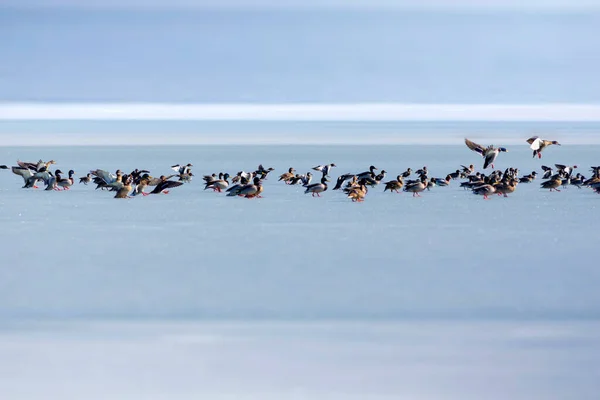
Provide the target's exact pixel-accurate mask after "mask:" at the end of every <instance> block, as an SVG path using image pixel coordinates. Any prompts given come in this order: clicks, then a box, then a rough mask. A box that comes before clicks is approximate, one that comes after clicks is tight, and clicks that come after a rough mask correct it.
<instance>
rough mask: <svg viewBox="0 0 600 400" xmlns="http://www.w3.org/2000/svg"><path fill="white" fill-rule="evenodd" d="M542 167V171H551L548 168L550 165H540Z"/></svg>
mask: <svg viewBox="0 0 600 400" xmlns="http://www.w3.org/2000/svg"><path fill="white" fill-rule="evenodd" d="M542 169H543V170H544V171H552V168H550V167H546V166H545V165H542Z"/></svg>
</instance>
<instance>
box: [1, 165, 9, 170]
mask: <svg viewBox="0 0 600 400" xmlns="http://www.w3.org/2000/svg"><path fill="white" fill-rule="evenodd" d="M0 169H8V166H6V165H4V164H2V165H0Z"/></svg>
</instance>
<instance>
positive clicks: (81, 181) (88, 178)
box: [79, 174, 92, 185]
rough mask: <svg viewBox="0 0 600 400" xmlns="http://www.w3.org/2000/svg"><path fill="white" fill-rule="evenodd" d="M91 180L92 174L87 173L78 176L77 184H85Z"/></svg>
mask: <svg viewBox="0 0 600 400" xmlns="http://www.w3.org/2000/svg"><path fill="white" fill-rule="evenodd" d="M91 181H92V174H87V175H86V176H83V177H81V178H79V184H80V185H81V184H82V183H83V184H84V185H87V184H88V183H90V182H91Z"/></svg>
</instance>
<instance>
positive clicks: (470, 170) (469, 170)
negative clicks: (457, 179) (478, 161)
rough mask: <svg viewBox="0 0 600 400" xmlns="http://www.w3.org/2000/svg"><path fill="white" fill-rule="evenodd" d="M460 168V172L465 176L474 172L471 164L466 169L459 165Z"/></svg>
mask: <svg viewBox="0 0 600 400" xmlns="http://www.w3.org/2000/svg"><path fill="white" fill-rule="evenodd" d="M461 168H462V172H464V173H465V174H467V175H470V174H472V173H473V172H475V166H474V165H473V164H470V165H469V166H468V167H465V166H464V165H461Z"/></svg>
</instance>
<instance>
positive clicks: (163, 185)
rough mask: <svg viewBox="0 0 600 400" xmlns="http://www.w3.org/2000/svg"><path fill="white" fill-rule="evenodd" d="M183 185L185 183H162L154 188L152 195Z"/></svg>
mask: <svg viewBox="0 0 600 400" xmlns="http://www.w3.org/2000/svg"><path fill="white" fill-rule="evenodd" d="M181 185H183V182H177V181H162V182H160V183H159V184H158V185H156V187H155V188H154V190H153V191H152V192H151V193H154V194H156V193H160V192H162V191H163V190H165V189H169V188H174V187H177V186H181Z"/></svg>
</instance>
